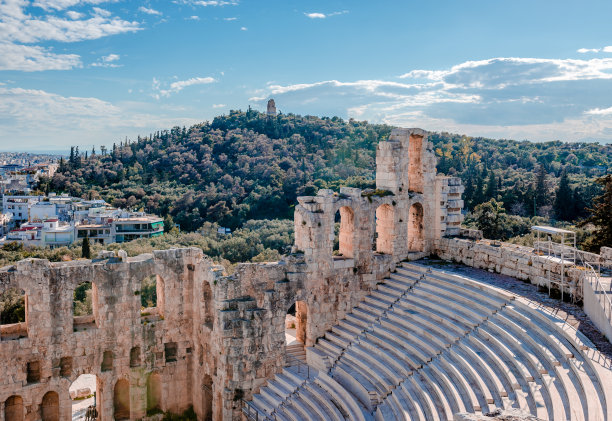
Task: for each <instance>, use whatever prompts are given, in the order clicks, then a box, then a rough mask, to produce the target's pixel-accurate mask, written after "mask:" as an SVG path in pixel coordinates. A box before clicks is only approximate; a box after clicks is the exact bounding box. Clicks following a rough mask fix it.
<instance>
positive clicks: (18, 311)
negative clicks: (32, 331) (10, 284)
mask: <svg viewBox="0 0 612 421" xmlns="http://www.w3.org/2000/svg"><path fill="white" fill-rule="evenodd" d="M26 302H27V298H26V295H25V291H23V290H20V289H17V288H9V289H7V290H5V291H4V292H2V293H0V341H7V340H11V339H19V338H26V337H27V336H28V328H27V321H26V307H27V306H26Z"/></svg>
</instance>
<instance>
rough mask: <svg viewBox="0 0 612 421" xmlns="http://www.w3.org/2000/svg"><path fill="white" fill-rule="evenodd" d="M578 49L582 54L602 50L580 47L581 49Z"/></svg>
mask: <svg viewBox="0 0 612 421" xmlns="http://www.w3.org/2000/svg"><path fill="white" fill-rule="evenodd" d="M576 51H577V52H579V53H580V54H585V53H598V52H600V51H601V48H580V49H578V50H576Z"/></svg>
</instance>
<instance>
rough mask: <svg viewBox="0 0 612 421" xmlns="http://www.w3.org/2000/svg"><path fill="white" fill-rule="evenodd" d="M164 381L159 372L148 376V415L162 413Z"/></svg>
mask: <svg viewBox="0 0 612 421" xmlns="http://www.w3.org/2000/svg"><path fill="white" fill-rule="evenodd" d="M161 400H162V382H161V376H160V375H159V373H151V374H149V377H147V417H151V416H153V415H156V414H162V413H163V410H162V403H161Z"/></svg>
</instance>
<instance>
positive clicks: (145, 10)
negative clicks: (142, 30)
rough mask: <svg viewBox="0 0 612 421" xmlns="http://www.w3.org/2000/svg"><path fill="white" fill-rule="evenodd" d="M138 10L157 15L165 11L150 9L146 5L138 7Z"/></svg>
mask: <svg viewBox="0 0 612 421" xmlns="http://www.w3.org/2000/svg"><path fill="white" fill-rule="evenodd" d="M138 10H140V11H141V12H142V13H146V14H148V15H157V16H161V15H162V14H163V13H162V12H160V11H159V10H155V9H150V8H148V7H144V6H140V7H139V8H138Z"/></svg>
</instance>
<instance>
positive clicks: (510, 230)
mask: <svg viewBox="0 0 612 421" xmlns="http://www.w3.org/2000/svg"><path fill="white" fill-rule="evenodd" d="M529 222H530V221H529V220H528V219H527V218H521V217H520V216H516V215H508V214H507V213H506V211H505V209H504V208H503V206H502V203H500V202H498V201H497V200H495V199H491V200H489V201H487V202H485V203H481V204H480V205H477V206H476V208H475V209H474V213H473V214H472V215H470V216H469V218H466V225H475V226H476V227H477V228H478V229H479V230H482V234H483V236H484V237H485V238H489V239H492V240H507V239H508V238H510V237H514V236H517V235H522V234H525V233H527V232H529V229H530V226H531V225H530V223H529Z"/></svg>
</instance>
